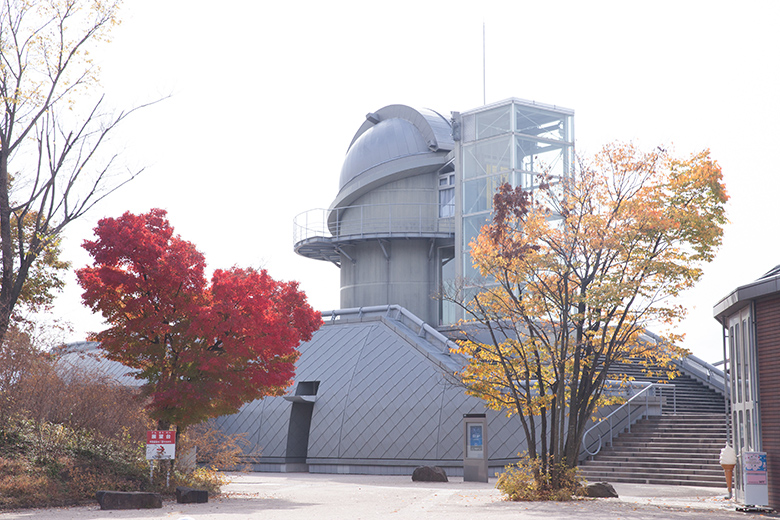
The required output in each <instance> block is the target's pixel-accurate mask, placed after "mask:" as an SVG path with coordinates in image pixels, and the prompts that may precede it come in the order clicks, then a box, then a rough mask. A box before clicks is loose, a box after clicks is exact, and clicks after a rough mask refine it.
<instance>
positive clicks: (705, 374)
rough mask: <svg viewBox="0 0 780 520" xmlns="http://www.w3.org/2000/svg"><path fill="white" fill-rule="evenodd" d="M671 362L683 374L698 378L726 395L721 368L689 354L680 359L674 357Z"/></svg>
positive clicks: (724, 379)
mask: <svg viewBox="0 0 780 520" xmlns="http://www.w3.org/2000/svg"><path fill="white" fill-rule="evenodd" d="M673 363H674V364H675V365H677V367H678V368H679V369H680V370H681V371H682V372H684V373H685V374H687V375H689V376H691V377H693V378H694V379H698V380H699V381H701V382H702V383H704V384H706V385H708V386H709V387H710V388H712V389H713V390H715V391H717V392H720V394H721V395H726V378H725V376H724V374H723V370H721V369H719V368H717V367H715V366H714V365H711V364H709V363H707V362H706V361H703V360H702V359H700V358H698V357H696V356H694V355H693V354H691V355H690V356H686V357H683V358H680V359H674V360H673Z"/></svg>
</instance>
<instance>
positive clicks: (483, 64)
mask: <svg viewBox="0 0 780 520" xmlns="http://www.w3.org/2000/svg"><path fill="white" fill-rule="evenodd" d="M482 104H483V105H487V94H486V93H485V22H484V21H483V22H482Z"/></svg>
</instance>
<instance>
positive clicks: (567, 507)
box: [0, 473, 780, 520]
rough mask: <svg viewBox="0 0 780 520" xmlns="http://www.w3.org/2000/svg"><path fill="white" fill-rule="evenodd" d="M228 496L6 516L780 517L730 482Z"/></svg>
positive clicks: (259, 485) (253, 477)
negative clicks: (579, 490)
mask: <svg viewBox="0 0 780 520" xmlns="http://www.w3.org/2000/svg"><path fill="white" fill-rule="evenodd" d="M232 476H233V482H232V483H231V484H230V485H228V486H227V487H226V488H225V489H224V491H225V494H224V495H222V496H221V497H217V498H211V499H210V500H209V503H208V504H177V503H176V502H175V501H166V502H165V503H164V505H163V508H162V509H153V510H131V511H101V510H100V508H99V507H98V506H97V503H95V505H90V506H81V507H69V508H54V509H36V510H27V511H12V512H4V513H0V520H11V519H31V520H32V519H35V520H55V519H56V520H71V519H73V520H75V519H79V520H104V519H106V520H108V519H111V520H114V519H116V520H121V519H130V518H132V519H148V520H152V519H155V520H157V519H166V520H167V519H170V520H243V519H254V518H258V519H273V520H318V519H334V520H335V519H339V520H343V519H348V520H359V519H379V518H382V519H385V518H389V519H393V518H396V519H418V518H422V519H432V520H438V519H442V520H444V519H446V520H471V519H474V518H477V519H479V518H486V519H487V518H490V519H491V520H498V519H503V518H512V519H514V520H523V519H542V518H544V519H546V520H558V519H585V520H602V519H610V520H618V519H623V520H634V519H691V520H693V519H697V520H698V519H715V518H726V519H728V518H743V519H744V518H746V517H751V518H761V517H762V516H763V517H772V518H779V517H780V516H778V515H766V514H764V515H762V514H759V513H739V512H736V511H735V503H734V502H732V501H729V500H725V499H724V498H723V497H724V495H725V489H723V490H719V489H712V488H698V487H680V486H649V485H639V484H617V485H615V489H616V490H617V492H618V494H619V495H620V498H619V499H588V500H577V501H573V502H530V503H529V502H507V501H505V500H503V499H502V498H501V495H500V493H499V492H498V491H497V490H496V489H495V488H494V484H495V481H494V480H493V479H491V481H490V483H488V484H483V483H474V482H463V479H461V478H452V479H451V480H450V482H447V483H421V482H412V480H411V478H410V477H408V476H404V477H395V476H367V475H314V474H308V473H286V474H279V473H243V474H234V475H232Z"/></svg>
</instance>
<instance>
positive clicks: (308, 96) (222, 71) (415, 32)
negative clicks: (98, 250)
mask: <svg viewBox="0 0 780 520" xmlns="http://www.w3.org/2000/svg"><path fill="white" fill-rule="evenodd" d="M122 17H123V20H124V21H123V23H122V25H121V26H120V27H118V29H117V30H116V32H115V33H114V40H113V42H112V43H111V44H110V45H108V46H107V47H105V48H104V49H102V50H101V52H100V53H99V54H98V57H99V59H100V60H101V62H102V64H103V66H102V68H103V76H102V77H103V87H104V89H105V92H106V94H107V101H108V102H109V103H110V104H112V105H113V106H116V107H119V108H123V107H128V106H132V105H133V104H140V103H142V102H145V101H148V100H151V99H155V98H158V97H160V96H162V95H166V94H169V93H170V94H172V97H171V98H170V99H168V100H166V101H165V102H163V103H161V104H159V105H157V106H155V107H152V108H150V109H147V110H144V111H142V112H140V113H138V114H136V116H134V118H133V119H132V120H130V121H128V124H126V125H125V126H124V127H123V129H122V131H121V133H119V134H117V135H116V136H115V137H114V139H113V141H112V142H111V143H109V144H110V146H113V147H116V148H117V149H123V150H124V156H123V157H124V161H125V163H127V164H128V165H130V166H145V167H146V170H145V172H144V173H143V174H142V176H141V177H140V178H138V179H137V180H135V181H133V182H132V183H131V184H130V185H129V186H127V187H125V188H123V189H122V190H121V191H119V192H117V193H116V194H114V195H113V196H112V197H111V198H110V199H108V200H107V201H106V202H105V203H103V204H101V205H100V206H98V207H97V208H95V210H94V211H93V213H91V214H89V215H88V217H87V218H85V219H84V220H83V221H81V222H77V223H74V224H73V225H72V226H71V227H70V228H69V229H68V230H67V234H66V243H65V251H64V253H65V255H64V256H65V257H66V258H67V259H69V260H71V261H72V262H73V264H74V268H78V267H82V266H84V265H86V264H87V263H88V261H89V257H88V256H87V255H86V253H84V252H83V251H82V250H81V248H80V247H79V246H80V243H81V242H82V240H84V239H87V238H90V237H91V229H92V228H93V227H94V225H95V224H96V222H97V220H98V219H100V218H102V217H104V216H118V215H120V214H121V213H123V212H124V211H127V210H129V211H132V212H136V213H138V212H144V211H147V210H149V209H150V208H153V207H160V208H163V209H166V210H167V211H168V212H169V219H170V221H171V223H172V225H173V226H174V227H175V228H176V231H177V232H178V233H179V234H181V236H182V237H183V238H185V239H187V240H190V241H192V242H193V243H195V244H196V245H197V246H198V248H199V249H200V250H201V251H202V252H203V253H204V254H205V256H206V259H207V262H208V264H209V268H211V269H215V268H220V267H223V268H228V267H230V266H232V265H239V266H254V267H263V268H266V269H268V270H269V272H270V273H271V275H272V276H274V277H275V278H277V279H284V280H291V279H295V280H299V281H300V284H301V288H302V289H303V290H304V291H305V292H306V293H307V294H308V296H309V300H310V302H311V303H312V305H313V306H314V307H315V308H317V309H320V310H328V309H335V308H338V306H339V294H338V288H339V273H338V269H337V268H336V267H335V266H333V265H332V264H329V263H325V262H318V261H315V260H309V259H306V258H303V257H299V256H297V255H296V254H295V253H294V252H293V249H292V222H293V218H294V216H295V215H297V214H299V213H301V212H303V211H306V210H308V209H312V208H320V207H323V208H324V207H327V206H328V205H329V204H330V203H331V201H332V200H333V198H334V197H335V195H336V191H337V189H338V178H339V173H340V171H341V162H342V160H343V158H344V154H345V152H346V149H347V146H348V145H349V142H350V141H351V139H352V137H353V135H354V133H355V132H356V131H357V129H358V127H359V126H360V124H361V123H362V122H363V120H364V117H365V114H366V113H368V112H370V111H374V110H377V109H379V108H381V107H383V106H385V105H388V104H394V103H400V104H406V105H410V106H413V107H427V108H432V109H434V110H437V111H438V112H440V113H442V114H445V115H448V114H449V112H450V111H453V110H458V111H464V110H468V109H471V108H475V107H477V106H480V105H482V104H483V89H482V85H483V82H482V24H483V22H484V23H485V26H486V31H487V37H486V50H487V53H486V54H487V60H486V69H487V74H486V77H487V82H486V83H487V88H486V98H487V102H488V103H490V102H493V101H498V100H501V99H505V98H508V97H513V96H514V97H519V98H522V99H529V100H535V101H539V102H543V103H549V104H555V105H559V106H563V107H567V108H572V109H574V110H575V129H576V130H575V135H576V145H577V149H578V151H579V152H580V153H583V152H585V153H588V152H595V151H596V150H597V149H598V148H599V147H600V146H601V145H602V144H603V143H606V142H610V141H613V140H616V139H617V140H625V141H628V140H633V141H634V142H636V143H638V144H639V145H640V146H642V147H645V148H653V147H655V146H656V145H664V146H672V145H673V146H674V149H675V151H676V152H677V154H678V155H683V156H687V155H688V154H689V153H691V152H695V151H699V150H701V149H703V148H707V147H709V148H711V150H712V153H713V156H714V157H715V158H716V159H717V160H718V161H719V162H720V164H721V166H722V167H723V171H724V174H725V180H726V185H727V188H728V190H729V193H730V195H731V201H730V204H729V213H728V215H729V219H730V221H731V223H730V224H729V226H728V227H727V229H726V235H725V238H724V242H723V247H722V249H721V252H720V254H719V255H718V257H717V259H716V260H715V261H714V262H713V263H712V264H710V265H709V266H708V267H707V268H706V274H705V276H704V278H703V279H702V281H701V282H700V284H699V286H698V287H697V288H696V289H694V290H693V291H691V292H689V293H688V296H687V297H686V304H687V305H688V307H689V317H688V318H687V320H686V321H684V322H683V323H682V325H681V327H680V331H682V332H685V333H686V335H687V338H686V342H685V346H686V347H688V348H689V349H691V350H692V351H693V353H694V354H696V355H698V356H700V357H702V358H704V359H705V360H708V361H716V360H718V359H720V358H721V352H722V351H721V345H722V343H721V331H720V327H719V325H718V324H717V322H716V321H715V320H714V319H713V318H712V307H713V305H714V304H715V303H716V302H717V301H718V300H720V299H721V298H722V297H724V296H726V295H727V294H728V293H729V292H731V291H732V290H733V289H735V288H736V287H738V286H739V285H743V284H745V283H749V282H751V281H753V280H755V279H756V278H758V277H759V276H760V275H762V274H763V273H765V272H766V271H768V270H769V269H770V268H772V267H773V266H775V265H776V264H780V240H778V239H777V237H776V233H777V232H776V231H775V229H776V227H777V226H776V224H775V222H776V221H775V220H774V217H772V215H773V214H775V210H776V207H777V206H778V204H779V202H778V193H779V191H780V190H778V188H780V176H778V165H777V162H778V159H777V156H776V153H777V138H778V134H779V132H778V121H779V120H780V57H779V56H778V51H780V31H778V30H777V20H778V19H780V2H775V1H749V0H747V1H743V2H733V1H728V2H726V1H717V0H710V1H686V2H681V1H679V0H675V1H652V2H650V1H646V2H641V1H638V2H625V1H614V2H604V1H595V2H579V1H556V2H528V1H518V0H509V1H481V2H476V1H471V2H458V1H455V2H453V1H448V2H425V1H415V2H411V1H407V0H402V1H393V2H366V1H360V2H339V1H330V2H320V1H313V0H310V1H298V2H270V1H253V2H248V1H239V0H226V1H223V2H219V3H216V2H205V1H200V0H187V1H184V0H128V1H127V2H126V3H125V6H124V9H123V16H122ZM55 314H58V315H61V316H62V317H64V318H65V319H67V320H69V321H71V322H72V323H73V325H74V327H75V331H74V334H73V337H72V338H71V339H72V340H80V339H83V337H84V335H85V333H86V332H87V331H95V330H99V329H100V328H101V320H100V319H99V317H95V316H92V315H91V314H90V312H89V310H87V309H85V308H83V307H81V304H80V290H79V288H78V286H77V284H76V283H75V276H73V277H72V279H71V282H70V285H69V287H68V289H67V290H66V291H65V292H64V293H63V294H62V296H61V297H60V298H59V300H58V304H57V307H56V309H55Z"/></svg>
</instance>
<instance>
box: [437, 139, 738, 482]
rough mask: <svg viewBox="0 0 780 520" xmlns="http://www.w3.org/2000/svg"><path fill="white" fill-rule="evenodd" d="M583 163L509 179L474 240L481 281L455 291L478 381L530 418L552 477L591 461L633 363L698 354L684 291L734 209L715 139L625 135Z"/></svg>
mask: <svg viewBox="0 0 780 520" xmlns="http://www.w3.org/2000/svg"><path fill="white" fill-rule="evenodd" d="M576 166H577V168H576V169H577V171H576V173H575V174H574V175H573V176H571V177H566V178H554V177H551V176H542V178H541V179H540V182H539V185H540V187H539V188H538V189H536V190H535V191H533V192H529V191H524V190H522V189H521V188H512V187H511V186H510V185H509V184H504V185H502V186H501V187H500V188H499V190H498V193H497V194H496V195H495V197H494V204H493V217H492V220H491V222H490V223H488V224H487V225H485V226H484V227H483V228H482V230H481V232H480V234H479V236H478V237H477V238H476V240H474V241H473V242H472V243H471V248H472V259H473V263H474V267H475V268H476V269H477V270H478V271H479V273H480V275H481V277H482V282H481V284H479V285H480V288H479V290H477V291H474V290H472V291H471V292H469V291H459V294H460V295H463V294H472V296H470V297H468V298H463V297H462V296H459V297H456V296H454V295H453V296H449V297H448V296H445V298H447V299H450V300H451V301H454V302H455V303H456V304H458V305H460V306H461V307H462V308H463V309H464V314H465V315H466V316H467V318H466V320H464V322H462V324H461V329H462V330H463V331H464V337H463V339H462V340H461V341H460V342H459V344H460V352H461V353H462V354H464V355H465V356H466V357H467V358H468V359H469V363H468V365H467V366H466V367H465V368H464V369H463V371H462V372H461V373H460V377H461V379H462V381H463V382H464V384H465V385H466V387H467V389H468V390H467V391H468V392H469V393H471V394H472V395H476V396H478V397H481V398H482V399H484V400H485V401H486V404H487V405H488V406H489V407H490V408H493V409H497V410H505V411H506V412H507V413H509V414H515V415H517V416H518V417H519V418H520V421H521V424H522V427H523V431H524V434H525V437H526V440H527V449H528V452H527V456H528V457H530V458H531V459H540V460H541V461H542V462H541V464H540V465H539V467H540V468H542V469H541V471H542V473H544V474H545V475H544V477H545V478H547V479H549V477H550V475H549V473H550V472H552V471H555V469H554V468H559V467H561V466H562V465H563V466H564V467H565V466H568V467H573V466H575V465H576V464H577V461H578V457H579V453H580V449H581V445H582V437H583V434H584V432H585V428H586V425H587V423H588V421H589V419H590V418H591V417H593V415H594V413H595V411H596V410H597V409H598V407H599V406H601V405H603V404H605V403H610V402H614V399H613V398H610V397H609V395H608V393H605V392H604V389H605V386H606V385H607V383H608V381H614V380H622V381H627V380H629V379H630V378H629V377H628V376H627V375H625V374H621V373H620V371H619V370H616V369H617V368H618V365H619V364H620V363H622V362H626V361H629V360H634V361H636V360H640V361H641V362H644V363H646V365H647V366H648V367H649V366H656V367H657V366H665V365H667V364H668V363H669V362H670V360H671V359H672V358H674V357H679V356H681V355H683V354H684V353H685V351H684V350H683V349H682V348H681V347H679V346H678V345H679V342H680V340H681V336H680V335H679V334H677V333H676V332H674V325H675V323H677V322H678V321H679V320H680V319H682V318H683V317H684V316H685V309H684V308H683V307H681V306H680V305H679V304H678V303H675V297H677V296H678V295H679V294H680V293H681V292H682V291H684V290H685V289H687V288H690V287H691V286H692V285H693V284H694V283H695V282H696V281H697V280H698V279H699V278H700V277H701V275H702V266H703V264H704V263H706V262H708V261H710V260H712V258H713V256H714V255H715V253H716V251H717V249H718V247H719V245H720V243H721V238H722V234H723V226H724V225H725V223H726V222H727V220H726V216H725V204H726V201H727V200H728V196H727V194H726V190H725V187H724V185H723V182H722V175H721V169H720V167H719V166H718V164H717V162H715V161H714V160H713V159H712V158H711V157H710V153H709V151H703V152H701V153H698V154H694V155H692V156H691V157H689V158H686V159H680V158H676V157H674V156H672V154H671V153H670V152H667V151H666V150H664V149H662V148H660V147H659V148H656V149H655V150H653V151H650V152H643V151H641V150H639V149H638V148H637V147H635V146H634V145H632V144H625V143H613V144H610V145H607V146H605V147H604V148H603V149H602V150H601V151H600V152H599V153H598V154H596V155H595V157H593V158H592V159H591V160H589V161H584V160H582V159H578V161H577V165H576ZM471 285H472V287H474V286H476V285H478V284H477V283H475V282H473V281H472V282H471ZM469 323H471V324H475V325H476V326H475V327H471V328H470V327H469ZM648 327H652V328H653V329H654V330H656V331H657V332H659V333H660V335H659V336H655V338H656V339H652V337H650V336H648V335H647V334H646V330H647V328H648ZM470 330H476V331H478V333H470V332H469V331H470ZM659 338H660V339H659Z"/></svg>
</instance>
